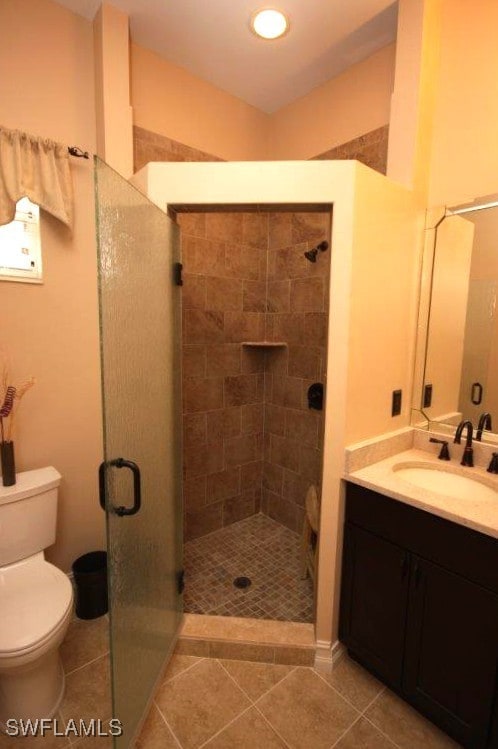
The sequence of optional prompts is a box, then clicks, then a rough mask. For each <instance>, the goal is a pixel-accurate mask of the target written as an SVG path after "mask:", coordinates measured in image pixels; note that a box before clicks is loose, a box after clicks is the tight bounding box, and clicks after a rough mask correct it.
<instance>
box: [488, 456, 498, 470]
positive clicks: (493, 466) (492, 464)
mask: <svg viewBox="0 0 498 749" xmlns="http://www.w3.org/2000/svg"><path fill="white" fill-rule="evenodd" d="M488 473H498V453H493V457H492V458H491V460H490V461H489V466H488Z"/></svg>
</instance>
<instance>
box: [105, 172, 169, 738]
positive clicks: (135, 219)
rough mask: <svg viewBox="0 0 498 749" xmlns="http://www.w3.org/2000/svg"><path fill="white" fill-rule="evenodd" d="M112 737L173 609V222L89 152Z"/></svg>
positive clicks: (159, 654)
mask: <svg viewBox="0 0 498 749" xmlns="http://www.w3.org/2000/svg"><path fill="white" fill-rule="evenodd" d="M95 175H96V214H97V215H96V221H97V242H98V258H99V302H100V304H99V307H100V327H101V363H102V392H103V411H104V463H103V464H102V466H101V468H100V472H99V479H100V499H101V504H103V506H104V507H105V510H106V522H107V543H108V558H109V566H108V570H109V573H108V574H109V600H110V628H111V664H112V685H113V711H114V712H113V715H114V717H115V718H118V719H119V720H121V721H122V722H123V727H124V734H123V736H122V737H120V738H118V739H117V740H116V747H119V749H125V747H126V748H127V747H129V746H131V742H132V739H133V736H134V734H135V732H136V730H137V727H138V726H139V725H140V722H141V719H142V718H143V716H144V713H145V710H146V708H147V706H148V703H149V700H150V698H151V696H152V694H153V691H154V687H155V685H156V682H157V680H158V678H159V677H160V675H161V673H162V670H163V668H164V666H165V664H166V662H167V659H168V658H169V656H170V654H171V651H172V649H173V647H174V643H175V639H176V634H177V630H178V627H179V624H180V620H181V612H182V600H181V599H182V596H181V586H182V573H181V569H182V506H181V501H182V500H181V377H180V355H181V354H180V352H181V339H180V334H181V321H180V304H181V302H180V288H179V286H177V285H176V284H175V264H176V263H177V262H178V261H179V253H180V249H179V247H180V242H179V229H178V227H177V226H176V225H175V224H174V223H173V222H172V221H171V220H170V219H169V217H168V216H167V215H166V214H165V213H164V212H163V211H161V210H160V209H159V208H158V207H157V206H155V205H154V204H152V203H151V202H150V201H148V200H147V198H145V197H144V196H143V195H142V194H141V193H140V192H139V191H138V190H136V189H135V188H134V187H133V186H132V185H130V184H129V183H128V182H126V180H124V179H123V178H122V177H121V176H120V175H119V174H117V173H116V172H115V171H113V170H112V169H111V168H110V167H109V166H108V165H107V164H105V163H104V162H102V161H100V160H99V159H96V163H95Z"/></svg>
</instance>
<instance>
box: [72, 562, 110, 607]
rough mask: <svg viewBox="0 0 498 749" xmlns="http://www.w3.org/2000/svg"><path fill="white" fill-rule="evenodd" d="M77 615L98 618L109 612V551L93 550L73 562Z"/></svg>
mask: <svg viewBox="0 0 498 749" xmlns="http://www.w3.org/2000/svg"><path fill="white" fill-rule="evenodd" d="M73 575H74V583H75V586H76V616H77V617H78V618H79V619H96V618H97V617H98V616H102V615H103V614H106V613H107V610H108V601H107V552H106V551H91V552H90V553H89V554H83V556H82V557H78V559H77V560H76V561H75V562H73Z"/></svg>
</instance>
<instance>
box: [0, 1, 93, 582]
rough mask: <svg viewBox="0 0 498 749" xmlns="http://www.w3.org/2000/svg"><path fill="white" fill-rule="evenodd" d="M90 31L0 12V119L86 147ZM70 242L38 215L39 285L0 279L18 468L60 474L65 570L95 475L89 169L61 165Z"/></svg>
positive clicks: (32, 9) (27, 11) (65, 20)
mask: <svg viewBox="0 0 498 749" xmlns="http://www.w3.org/2000/svg"><path fill="white" fill-rule="evenodd" d="M92 60H93V40H92V27H91V24H90V23H88V22H87V21H85V20H83V19H82V18H80V17H79V16H76V15H74V14H72V13H70V12H68V11H67V10H65V9H63V8H62V7H61V6H59V5H56V4H55V3H52V2H50V1H49V0H2V3H1V4H0V122H2V124H3V125H5V126H6V127H10V128H19V129H21V130H26V131H28V132H31V133H34V134H38V135H42V136H46V137H50V138H54V139H56V140H61V141H63V142H65V143H68V144H69V145H78V146H81V147H82V148H84V149H87V150H89V151H94V150H95V111H94V106H93V101H94V99H93V95H94V87H93V65H92ZM71 170H72V175H73V184H74V202H75V208H76V210H75V226H74V234H73V236H71V235H70V234H69V232H68V231H67V230H66V229H65V228H64V227H63V226H62V224H60V223H59V222H58V221H56V220H55V219H53V218H51V217H49V216H46V215H44V216H43V217H42V226H41V231H42V251H43V266H44V283H43V285H40V286H38V285H30V284H23V283H13V282H1V286H0V296H1V300H2V318H1V326H0V341H1V344H2V346H3V347H5V349H6V350H7V351H8V352H9V353H10V356H11V358H12V361H13V373H14V376H15V378H16V379H22V378H24V377H26V376H29V375H34V376H35V377H36V379H37V384H36V386H35V388H33V390H31V391H30V392H29V393H28V394H27V395H26V397H25V400H24V401H23V403H22V404H21V408H20V411H19V421H18V429H17V434H16V436H15V446H16V458H17V468H18V470H27V469H31V468H38V467H41V466H44V465H50V464H51V465H54V466H55V467H56V468H57V469H58V470H59V471H60V473H61V474H62V476H63V480H62V486H61V492H60V505H59V524H58V539H57V542H56V545H55V547H52V549H50V550H49V552H48V555H47V556H48V558H49V559H50V560H52V561H54V562H55V563H56V564H58V565H60V566H61V567H62V569H64V570H67V569H69V567H70V563H71V562H72V560H73V559H74V558H75V557H76V556H78V555H79V554H81V553H83V552H85V551H89V550H90V549H93V548H100V547H101V546H102V543H103V537H102V536H103V514H102V512H101V510H100V509H99V508H98V504H97V487H96V469H97V467H98V463H99V461H100V455H101V439H102V438H101V415H100V389H99V351H98V321H97V284H96V253H95V238H94V232H95V229H94V215H93V213H94V209H93V169H92V163H91V162H89V161H83V160H81V161H79V160H74V161H73V160H71Z"/></svg>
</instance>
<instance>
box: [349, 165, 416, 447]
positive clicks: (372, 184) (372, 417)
mask: <svg viewBox="0 0 498 749" xmlns="http://www.w3.org/2000/svg"><path fill="white" fill-rule="evenodd" d="M358 175H359V176H358V180H357V183H356V190H355V205H354V211H355V213H354V226H355V234H354V245H353V255H352V283H351V289H350V295H351V301H350V305H351V312H350V333H349V363H348V399H347V428H346V444H351V443H354V442H359V441H360V440H365V439H368V438H369V437H374V436H375V435H378V434H383V433H384V432H391V431H393V430H395V429H400V428H401V427H403V426H406V425H408V424H409V422H410V409H411V390H412V380H413V360H414V331H415V327H416V318H417V307H418V283H417V281H418V269H419V265H420V257H421V251H422V240H423V226H424V224H423V221H424V211H423V206H422V205H421V204H418V205H417V202H416V200H415V196H414V194H413V193H407V191H405V190H404V189H402V188H401V187H399V186H398V185H396V184H394V183H393V182H390V181H387V180H384V179H383V178H382V177H381V176H380V175H378V174H376V173H375V172H372V171H370V170H368V169H366V168H362V169H361V170H359V173H358ZM399 389H401V390H402V391H403V399H402V412H401V414H400V415H399V416H395V417H393V416H391V402H392V391H393V390H399Z"/></svg>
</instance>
